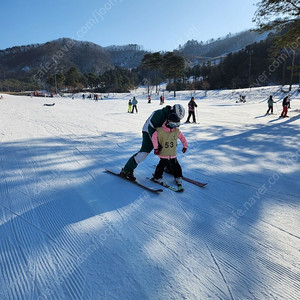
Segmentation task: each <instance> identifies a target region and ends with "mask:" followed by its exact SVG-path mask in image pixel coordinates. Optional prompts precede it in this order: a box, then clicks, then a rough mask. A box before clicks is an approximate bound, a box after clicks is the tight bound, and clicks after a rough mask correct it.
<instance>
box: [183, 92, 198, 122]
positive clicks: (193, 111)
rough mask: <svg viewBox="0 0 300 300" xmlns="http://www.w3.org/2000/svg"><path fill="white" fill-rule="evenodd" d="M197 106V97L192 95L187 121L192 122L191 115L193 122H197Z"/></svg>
mask: <svg viewBox="0 0 300 300" xmlns="http://www.w3.org/2000/svg"><path fill="white" fill-rule="evenodd" d="M195 107H197V104H196V102H195V98H194V97H192V98H191V100H190V102H189V103H188V108H189V115H188V118H187V120H186V122H185V123H190V117H191V116H192V117H193V123H196V117H195Z"/></svg>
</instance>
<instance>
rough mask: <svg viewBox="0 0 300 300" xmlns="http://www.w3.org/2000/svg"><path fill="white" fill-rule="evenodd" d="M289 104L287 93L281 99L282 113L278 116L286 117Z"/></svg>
mask: <svg viewBox="0 0 300 300" xmlns="http://www.w3.org/2000/svg"><path fill="white" fill-rule="evenodd" d="M289 104H290V96H289V95H287V96H285V97H284V99H283V101H282V113H281V115H280V118H285V117H288V116H287V112H288V107H289Z"/></svg>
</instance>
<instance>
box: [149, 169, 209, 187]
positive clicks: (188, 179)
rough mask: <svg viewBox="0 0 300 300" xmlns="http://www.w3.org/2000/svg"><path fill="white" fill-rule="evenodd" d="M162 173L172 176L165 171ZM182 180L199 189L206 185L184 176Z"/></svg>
mask: <svg viewBox="0 0 300 300" xmlns="http://www.w3.org/2000/svg"><path fill="white" fill-rule="evenodd" d="M154 167H156V166H154ZM164 172H165V173H167V174H170V175H172V173H170V172H167V171H166V170H165V171H164ZM182 179H183V180H185V181H187V182H189V183H192V184H195V185H197V186H199V187H205V186H206V185H207V182H205V183H204V182H200V181H197V180H194V179H191V178H188V177H185V176H182Z"/></svg>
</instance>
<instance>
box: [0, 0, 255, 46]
mask: <svg viewBox="0 0 300 300" xmlns="http://www.w3.org/2000/svg"><path fill="white" fill-rule="evenodd" d="M258 2H260V1H258V0H226V1H224V0H212V1H208V0H186V1H182V0H51V1H47V0H27V1H24V0H4V1H2V3H1V18H0V25H1V32H0V49H5V48H8V47H12V46H20V45H27V44H34V43H44V42H47V41H51V40H55V39H58V38H62V37H69V38H74V39H75V40H82V41H90V42H94V43H96V44H99V45H101V46H109V45H125V44H138V45H141V46H143V48H144V49H145V50H150V51H160V50H168V51H169V50H173V49H175V48H177V47H178V46H179V44H184V43H185V42H186V41H187V40H190V39H194V40H198V41H203V42H206V41H208V40H210V39H212V38H214V39H217V38H219V37H224V36H226V35H227V34H228V33H232V34H234V33H237V32H240V31H243V30H246V29H251V28H254V27H255V24H254V23H252V18H253V16H254V12H255V11H256V6H255V3H258Z"/></svg>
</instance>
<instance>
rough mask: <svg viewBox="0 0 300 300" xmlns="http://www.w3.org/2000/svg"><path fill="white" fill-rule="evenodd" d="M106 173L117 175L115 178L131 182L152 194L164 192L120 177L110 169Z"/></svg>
mask: <svg viewBox="0 0 300 300" xmlns="http://www.w3.org/2000/svg"><path fill="white" fill-rule="evenodd" d="M105 171H106V172H108V173H110V174H113V175H115V176H118V177H120V178H122V179H124V180H126V181H129V182H131V183H133V184H135V185H137V186H139V187H141V188H143V189H145V190H147V191H149V192H152V193H160V192H162V191H163V190H162V189H154V188H151V187H148V186H146V185H144V184H142V183H139V182H138V181H132V180H129V179H127V178H125V177H123V176H122V175H120V173H117V172H114V171H111V170H109V169H105Z"/></svg>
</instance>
